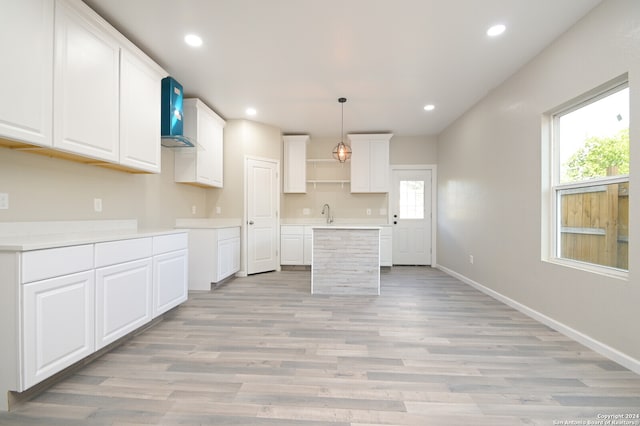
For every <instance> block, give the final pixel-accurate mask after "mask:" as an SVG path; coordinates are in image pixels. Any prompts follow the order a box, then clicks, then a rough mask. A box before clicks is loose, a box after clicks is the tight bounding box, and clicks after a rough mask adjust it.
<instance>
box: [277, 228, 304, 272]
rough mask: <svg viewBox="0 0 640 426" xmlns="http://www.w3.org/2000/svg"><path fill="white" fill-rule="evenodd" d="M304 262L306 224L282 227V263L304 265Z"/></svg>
mask: <svg viewBox="0 0 640 426" xmlns="http://www.w3.org/2000/svg"><path fill="white" fill-rule="evenodd" d="M303 262H304V226H301V225H282V226H281V227H280V264H281V265H302V264H303Z"/></svg>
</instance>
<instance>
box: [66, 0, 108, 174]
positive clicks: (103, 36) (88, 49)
mask: <svg viewBox="0 0 640 426" xmlns="http://www.w3.org/2000/svg"><path fill="white" fill-rule="evenodd" d="M89 12H90V11H88V8H86V7H85V6H84V4H83V3H81V2H78V3H73V4H71V3H68V2H57V3H56V13H55V15H56V19H55V61H54V63H55V70H54V139H53V146H54V147H55V148H57V149H60V150H63V151H68V152H71V153H74V154H79V155H82V156H86V157H91V158H97V159H100V160H106V161H110V162H115V163H117V162H118V161H119V131H118V97H119V95H118V92H119V90H118V88H119V52H120V49H119V46H118V43H117V42H116V40H114V39H113V38H112V37H111V36H110V35H109V34H108V33H107V32H106V31H105V30H104V29H103V28H102V27H101V26H100V24H99V23H98V21H97V20H96V19H95V18H94V17H93V16H91V15H90V13H89Z"/></svg>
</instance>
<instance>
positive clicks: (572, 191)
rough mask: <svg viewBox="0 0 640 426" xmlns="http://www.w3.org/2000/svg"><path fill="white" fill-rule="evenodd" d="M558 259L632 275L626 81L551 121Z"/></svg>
mask: <svg viewBox="0 0 640 426" xmlns="http://www.w3.org/2000/svg"><path fill="white" fill-rule="evenodd" d="M551 129H552V135H551V143H552V147H551V152H552V154H551V155H552V170H551V191H550V192H551V196H552V198H553V200H552V202H551V205H552V208H553V216H554V217H553V222H554V223H553V226H551V228H552V232H553V234H554V235H553V238H552V243H553V246H554V247H553V257H554V258H555V259H557V260H560V261H563V262H564V261H567V262H571V263H574V264H575V265H582V267H584V268H586V269H599V270H600V269H601V268H607V269H608V270H610V271H611V270H620V271H627V270H628V245H629V86H628V82H627V81H626V79H625V80H624V81H622V82H621V81H619V80H618V81H616V82H614V83H612V84H610V85H608V86H607V87H605V88H604V89H602V90H599V91H597V92H595V93H591V94H590V96H585V97H582V98H581V99H579V100H578V101H576V102H573V103H572V104H570V105H569V106H568V107H565V108H563V109H561V110H559V111H557V112H555V113H554V114H552V117H551Z"/></svg>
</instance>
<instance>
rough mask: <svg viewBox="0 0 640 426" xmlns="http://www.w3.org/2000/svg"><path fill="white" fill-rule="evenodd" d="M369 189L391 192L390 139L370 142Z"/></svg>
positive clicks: (371, 190)
mask: <svg viewBox="0 0 640 426" xmlns="http://www.w3.org/2000/svg"><path fill="white" fill-rule="evenodd" d="M369 191H370V192H389V141H386V140H372V141H371V142H369Z"/></svg>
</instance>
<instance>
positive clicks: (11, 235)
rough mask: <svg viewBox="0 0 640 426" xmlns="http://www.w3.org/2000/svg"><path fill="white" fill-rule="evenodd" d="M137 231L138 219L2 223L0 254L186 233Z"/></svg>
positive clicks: (159, 230) (0, 229) (170, 230)
mask: <svg viewBox="0 0 640 426" xmlns="http://www.w3.org/2000/svg"><path fill="white" fill-rule="evenodd" d="M183 232H185V230H181V229H138V228H137V221H135V220H114V221H108V220H106V221H68V222H10V223H7V222H5V223H2V224H0V251H29V250H41V249H48V248H56V247H67V246H76V245H82V244H94V243H102V242H107V241H116V240H127V239H133V238H145V237H155V236H160V235H169V234H178V233H183Z"/></svg>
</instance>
